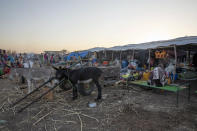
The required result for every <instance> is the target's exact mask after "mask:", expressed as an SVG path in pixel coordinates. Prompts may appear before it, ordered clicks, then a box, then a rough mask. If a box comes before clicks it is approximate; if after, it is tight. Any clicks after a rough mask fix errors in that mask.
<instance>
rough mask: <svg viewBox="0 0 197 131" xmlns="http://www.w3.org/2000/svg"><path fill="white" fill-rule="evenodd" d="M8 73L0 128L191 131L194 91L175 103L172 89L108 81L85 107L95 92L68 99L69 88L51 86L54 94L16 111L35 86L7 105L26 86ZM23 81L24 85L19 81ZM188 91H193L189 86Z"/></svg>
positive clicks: (0, 94) (1, 93)
mask: <svg viewBox="0 0 197 131" xmlns="http://www.w3.org/2000/svg"><path fill="white" fill-rule="evenodd" d="M20 86H22V85H18V84H16V83H14V82H11V81H9V80H8V79H0V130H2V131H81V130H83V131H94V130H95V131H97V130H98V131H196V130H197V96H196V95H195V94H192V95H191V101H190V102H188V101H187V97H186V95H187V91H183V92H181V94H180V95H181V96H180V101H179V107H177V106H176V94H175V93H170V92H165V91H160V90H144V89H142V88H139V87H132V86H131V87H130V88H129V89H125V87H124V86H121V85H119V86H108V87H104V88H103V100H102V101H100V102H97V106H96V107H93V108H90V107H88V103H91V102H94V99H95V98H96V97H97V91H96V90H95V91H94V92H93V93H92V95H90V96H79V98H78V99H77V100H75V101H73V100H72V99H71V98H72V91H67V92H58V90H59V89H56V90H55V91H53V97H54V98H53V100H47V99H41V100H40V101H38V102H36V103H35V104H33V105H31V106H30V107H29V108H27V109H26V110H24V111H23V112H21V113H17V110H19V109H20V108H22V107H23V106H24V105H25V104H27V103H28V102H30V101H32V100H33V99H34V98H35V97H36V96H37V95H39V94H40V93H41V92H42V91H38V92H37V93H36V95H33V96H31V97H29V98H28V99H26V100H25V101H23V102H21V104H19V105H17V106H15V107H13V108H9V105H10V104H11V103H13V102H14V101H16V100H17V99H19V98H21V97H22V96H24V95H25V92H26V90H27V89H26V88H25V89H19V87H20ZM23 86H24V85H23ZM192 92H193V91H192ZM1 120H4V121H3V122H2V121H1Z"/></svg>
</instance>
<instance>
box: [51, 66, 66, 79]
mask: <svg viewBox="0 0 197 131" xmlns="http://www.w3.org/2000/svg"><path fill="white" fill-rule="evenodd" d="M53 69H55V70H56V73H55V77H56V79H58V80H62V79H63V78H65V79H68V78H69V73H70V69H68V68H62V67H59V68H57V67H54V66H53Z"/></svg>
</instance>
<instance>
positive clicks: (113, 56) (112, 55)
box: [112, 51, 114, 61]
mask: <svg viewBox="0 0 197 131" xmlns="http://www.w3.org/2000/svg"><path fill="white" fill-rule="evenodd" d="M113 60H114V51H112V61H113Z"/></svg>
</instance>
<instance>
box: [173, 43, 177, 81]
mask: <svg viewBox="0 0 197 131" xmlns="http://www.w3.org/2000/svg"><path fill="white" fill-rule="evenodd" d="M174 57H175V61H174V62H175V65H174V73H173V82H174V78H175V74H176V66H177V51H176V45H175V44H174Z"/></svg>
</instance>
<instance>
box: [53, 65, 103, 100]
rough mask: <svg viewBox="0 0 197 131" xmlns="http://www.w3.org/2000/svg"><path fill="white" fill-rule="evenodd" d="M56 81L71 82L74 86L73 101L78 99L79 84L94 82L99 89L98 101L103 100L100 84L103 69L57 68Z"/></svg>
mask: <svg viewBox="0 0 197 131" xmlns="http://www.w3.org/2000/svg"><path fill="white" fill-rule="evenodd" d="M53 68H54V69H55V70H56V74H55V75H56V76H55V77H56V79H58V80H59V81H60V80H62V79H66V80H69V81H70V82H71V83H72V85H73V100H75V99H77V97H78V91H77V84H79V83H88V82H91V81H93V82H94V83H95V84H96V86H97V88H98V97H97V99H96V100H100V99H101V98H102V87H101V86H100V84H99V80H100V78H101V76H102V73H103V72H102V71H101V69H99V68H97V67H85V68H79V69H73V70H72V69H69V68H56V67H54V66H53ZM79 88H80V87H79Z"/></svg>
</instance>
